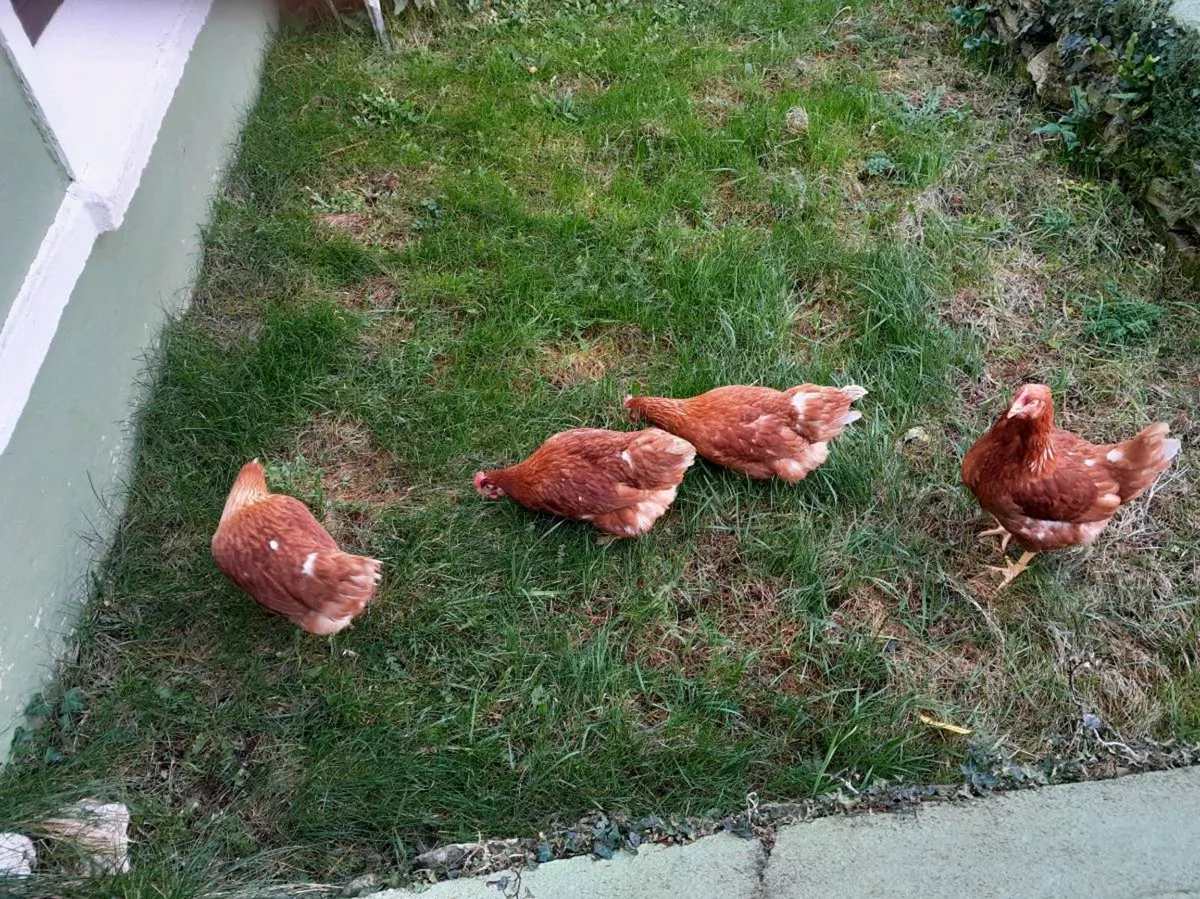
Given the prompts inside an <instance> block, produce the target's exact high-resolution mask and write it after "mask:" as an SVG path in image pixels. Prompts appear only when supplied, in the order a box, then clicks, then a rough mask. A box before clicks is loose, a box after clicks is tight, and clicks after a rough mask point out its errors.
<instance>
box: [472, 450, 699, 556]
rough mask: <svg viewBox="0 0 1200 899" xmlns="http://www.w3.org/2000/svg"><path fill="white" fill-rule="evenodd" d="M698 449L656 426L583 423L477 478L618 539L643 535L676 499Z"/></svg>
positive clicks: (486, 486)
mask: <svg viewBox="0 0 1200 899" xmlns="http://www.w3.org/2000/svg"><path fill="white" fill-rule="evenodd" d="M695 457H696V450H695V448H694V447H693V446H692V445H691V444H690V443H688V442H687V441H686V440H680V439H679V438H678V437H674V436H672V435H671V434H668V433H667V432H666V431H660V430H658V429H657V428H648V429H646V430H644V431H635V432H633V433H625V432H621V431H604V430H599V429H595V428H577V429H575V430H573V431H563V432H562V433H561V434H555V435H554V436H553V437H551V438H550V439H549V440H547V441H546V442H545V443H543V444H542V445H541V446H540V447H539V448H538V449H537V451H536V452H534V454H533V455H532V456H530V457H529V458H528V459H526V460H525V461H524V462H518V463H517V464H516V465H511V466H509V467H508V468H502V469H499V470H498V471H487V472H484V471H481V472H479V473H478V474H476V475H475V489H476V490H478V491H479V493H480V495H482V496H483V497H485V498H487V499H499V498H500V497H502V496H509V497H512V498H513V499H515V500H516V501H517V502H518V503H520V504H521V505H522V506H525V507H526V508H528V509H536V510H538V511H540V512H549V513H551V514H552V515H559V516H561V517H563V518H573V519H575V520H577V521H587V522H590V523H591V524H592V525H593V526H595V527H596V528H597V529H599V530H601V531H603V532H604V533H606V534H610V535H612V536H614V537H639V536H641V535H642V534H644V533H646V531H648V530H650V528H651V526H653V524H654V522H656V521H657V520H658V519H659V518H660V517H662V514H663V513H664V512H666V511H667V508H668V507H669V506H670V505H671V503H672V502H674V500H675V490H676V488H677V487H678V486H679V483H680V481H682V480H683V475H684V472H686V471H687V470H688V468H689V467H691V464H692V462H693V461H694V460H695Z"/></svg>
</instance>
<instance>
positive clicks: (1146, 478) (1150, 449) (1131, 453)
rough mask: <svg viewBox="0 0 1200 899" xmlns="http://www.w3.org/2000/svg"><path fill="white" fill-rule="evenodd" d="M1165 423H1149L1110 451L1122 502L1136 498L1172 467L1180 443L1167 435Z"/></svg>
mask: <svg viewBox="0 0 1200 899" xmlns="http://www.w3.org/2000/svg"><path fill="white" fill-rule="evenodd" d="M1169 431H1170V426H1169V425H1168V424H1166V423H1165V422H1159V423H1157V424H1153V425H1150V426H1149V427H1147V428H1144V429H1143V430H1142V431H1141V432H1140V433H1138V434H1137V435H1136V436H1134V437H1131V438H1130V439H1129V440H1126V441H1125V442H1124V443H1118V444H1117V445H1116V446H1114V447H1112V449H1110V450H1109V451H1108V454H1107V461H1108V463H1109V467H1110V469H1111V471H1112V473H1113V476H1114V477H1115V478H1116V480H1117V484H1118V486H1119V488H1120V491H1121V502H1123V503H1127V502H1130V501H1132V500H1135V499H1137V498H1138V497H1139V496H1141V495H1142V494H1143V493H1144V492H1145V491H1146V489H1147V488H1148V487H1149V486H1150V485H1151V484H1153V483H1154V479H1155V478H1157V477H1158V476H1159V475H1160V474H1162V473H1163V472H1164V471H1166V470H1167V468H1169V467H1170V465H1171V461H1172V460H1173V459H1174V458H1175V456H1176V455H1178V453H1179V450H1180V446H1181V444H1180V442H1179V441H1178V440H1175V439H1171V438H1168V437H1167V434H1168V432H1169Z"/></svg>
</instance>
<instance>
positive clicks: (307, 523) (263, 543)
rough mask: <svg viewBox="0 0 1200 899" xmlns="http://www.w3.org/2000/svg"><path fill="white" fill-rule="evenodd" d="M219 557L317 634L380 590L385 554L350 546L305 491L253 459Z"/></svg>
mask: <svg viewBox="0 0 1200 899" xmlns="http://www.w3.org/2000/svg"><path fill="white" fill-rule="evenodd" d="M212 555H213V561H215V562H216V564H217V567H218V568H219V569H220V570H221V571H222V573H224V574H225V576H226V577H228V578H229V579H230V580H231V581H233V582H234V583H235V584H237V585H238V586H239V587H240V588H241V589H243V590H245V591H246V592H247V593H249V594H250V596H251V597H253V599H254V600H255V601H256V602H258V603H259V604H260V605H262V606H264V607H266V608H268V609H270V610H271V611H272V612H275V613H277V614H279V615H283V616H285V617H286V618H288V619H290V620H291V621H293V622H295V623H296V624H297V625H299V626H300V627H301V628H303V629H304V630H306V631H308V632H309V633H313V634H333V633H337V632H338V631H340V630H341V629H342V628H344V627H346V625H348V624H349V623H350V621H351V619H352V618H354V616H355V615H358V614H359V613H360V612H361V611H362V610H363V608H364V607H365V606H366V604H367V603H368V602H369V601H370V600H371V597H372V596H373V595H374V593H375V587H376V586H377V585H378V583H379V581H380V569H381V565H380V562H379V561H378V560H376V559H369V558H365V557H363V556H354V555H350V554H348V553H344V552H342V551H341V549H339V547H338V545H337V543H336V542H335V541H334V539H333V538H332V537H331V536H330V535H329V532H328V531H326V530H325V528H323V527H322V526H321V523H320V522H319V521H317V520H316V518H314V517H313V515H312V513H311V512H309V510H308V508H307V507H306V506H305V505H304V503H302V502H300V501H299V500H298V499H295V498H294V497H290V496H284V495H281V494H275V493H271V492H270V491H269V490H268V489H267V482H266V478H265V476H264V473H263V468H262V465H260V464H259V462H258V460H257V459H255V460H254V461H252V462H249V463H247V464H246V465H245V466H244V467H243V468H242V471H241V473H240V474H239V475H238V477H237V480H236V481H234V484H233V488H232V489H231V490H230V492H229V496H228V498H227V499H226V500H225V508H224V510H223V511H222V513H221V523H220V524H219V525H218V527H217V532H216V533H215V534H214V535H213V539H212Z"/></svg>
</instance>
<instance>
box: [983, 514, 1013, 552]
mask: <svg viewBox="0 0 1200 899" xmlns="http://www.w3.org/2000/svg"><path fill="white" fill-rule="evenodd" d="M992 521H995V522H996V526H995V527H994V528H990V529H988V530H986V531H980V532H979V533H978V534H976V535H975V539H976V540H982V539H983V538H984V537H999V538H1000V553H1001V555H1003V554H1004V552H1005V551H1006V550H1007V549H1008V541H1009V540H1011V539H1012V534H1010V533H1009V531H1008V528H1006V527H1005V526H1004V525H1002V524H1001V523H1000V522H999V520H998V519H997V518H996V517H995V516H993V517H992Z"/></svg>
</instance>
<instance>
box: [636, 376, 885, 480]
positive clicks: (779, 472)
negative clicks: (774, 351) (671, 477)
mask: <svg viewBox="0 0 1200 899" xmlns="http://www.w3.org/2000/svg"><path fill="white" fill-rule="evenodd" d="M866 393H867V391H866V389H865V388H863V387H859V386H858V385H857V384H851V385H850V386H849V387H819V386H817V385H816V384H801V385H800V386H799V387H793V388H791V389H790V390H782V391H781V390H772V389H771V388H769V387H750V386H742V385H737V386H732V387H718V388H716V389H715V390H710V391H708V393H702V394H700V395H699V396H694V397H692V398H691V399H686V400H673V399H666V398H665V397H658V396H629V397H626V398H625V406H626V408H628V409H632V410H633V411H634V412H635V413H637V414H638V415H640V416H641V417H642V418H644V419H645V420H646V421H648V422H650V423H651V424H653V425H657V426H658V427H660V428H663V429H665V430H667V431H670V432H671V433H672V434H676V435H678V436H680V437H682V438H683V439H684V440H687V441H689V442H690V443H691V444H692V445H693V446H695V447H696V452H698V453H699V454H700V455H701V456H703V457H704V458H705V459H708V461H710V462H715V463H716V464H717V465H724V466H726V467H728V468H736V469H737V470H738V471H744V472H745V473H746V474H748V475H750V477H752V478H759V479H763V478H770V477H780V478H782V479H783V480H785V481H789V482H791V483H795V482H797V481H801V480H803V479H804V478H805V477H806V476H807V475H808V473H809V472H810V471H812V470H813V469H814V468H816V467H818V466H819V465H821V464H822V463H824V462H825V460H826V459H827V458H828V457H829V441H831V440H833V439H834V438H835V437H837V436H838V435H839V434H841V433H842V431H843V430H845V428H846V425H848V424H850V423H851V422H854V421H858V419H860V418H862V413H861V412H852V411H850V404H851V403H853V402H854V401H855V400H858V399H861V398H862V397H864V396H866Z"/></svg>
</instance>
